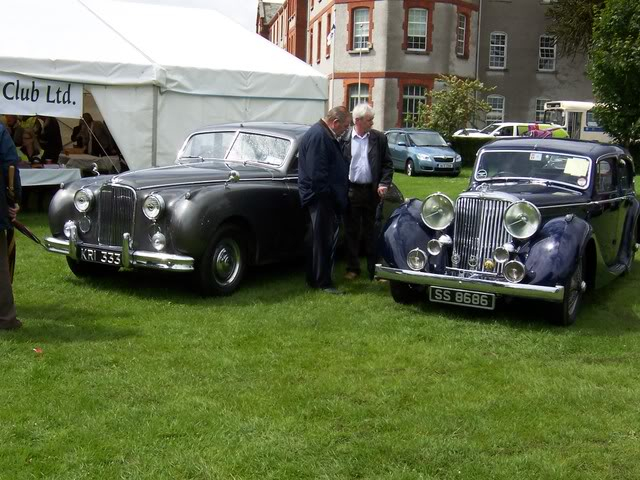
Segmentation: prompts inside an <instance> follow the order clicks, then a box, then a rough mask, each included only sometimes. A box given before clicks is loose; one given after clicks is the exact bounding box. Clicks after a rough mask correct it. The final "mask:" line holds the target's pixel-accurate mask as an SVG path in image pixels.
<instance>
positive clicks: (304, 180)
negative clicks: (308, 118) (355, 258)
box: [298, 107, 351, 294]
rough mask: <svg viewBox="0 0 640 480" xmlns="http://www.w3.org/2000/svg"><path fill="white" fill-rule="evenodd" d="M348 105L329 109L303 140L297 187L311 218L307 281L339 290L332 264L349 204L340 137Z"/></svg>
mask: <svg viewBox="0 0 640 480" xmlns="http://www.w3.org/2000/svg"><path fill="white" fill-rule="evenodd" d="M350 121H351V116H350V115H349V111H348V110H347V109H346V108H345V107H335V108H332V109H331V110H329V112H328V113H327V115H326V117H325V118H323V119H321V120H320V121H319V122H318V123H316V124H315V125H313V126H311V128H310V129H309V130H308V131H307V133H305V135H304V137H302V140H301V141H300V147H299V166H298V191H299V193H300V201H301V202H302V206H303V207H306V208H307V210H308V212H309V216H310V218H311V235H310V238H309V243H310V246H309V249H310V252H309V258H308V262H307V283H308V284H309V286H310V287H312V288H320V289H322V290H324V291H325V292H328V293H333V294H340V293H342V292H340V291H339V290H336V288H335V286H334V284H333V277H332V274H333V265H334V262H335V250H336V243H337V240H338V229H339V225H340V215H341V214H342V212H344V210H345V209H346V207H347V189H348V180H347V164H346V163H345V160H344V158H343V157H342V152H341V151H340V144H339V143H338V138H339V137H340V136H341V135H342V134H343V133H344V132H345V131H346V130H347V128H349V123H350Z"/></svg>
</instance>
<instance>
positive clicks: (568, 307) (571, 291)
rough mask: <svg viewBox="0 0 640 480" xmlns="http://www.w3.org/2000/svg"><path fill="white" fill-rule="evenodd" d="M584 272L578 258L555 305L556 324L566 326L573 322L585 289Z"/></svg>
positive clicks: (582, 264) (581, 262) (581, 261)
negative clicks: (560, 298)
mask: <svg viewBox="0 0 640 480" xmlns="http://www.w3.org/2000/svg"><path fill="white" fill-rule="evenodd" d="M585 273H586V272H585V267H584V261H583V259H582V258H580V260H579V261H578V265H577V266H576V269H575V270H574V271H573V274H572V275H571V276H570V277H569V278H568V279H567V281H566V282H565V283H564V299H563V300H562V303H561V304H560V305H558V306H557V312H556V318H555V320H556V323H557V324H558V325H562V326H565V327H566V326H569V325H573V324H574V323H575V321H576V318H577V316H578V310H579V308H580V305H581V304H582V297H583V295H584V291H585V289H586V288H585V287H586V283H585V280H584V279H585Z"/></svg>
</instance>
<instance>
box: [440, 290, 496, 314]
mask: <svg viewBox="0 0 640 480" xmlns="http://www.w3.org/2000/svg"><path fill="white" fill-rule="evenodd" d="M429 300H430V301H432V302H437V303H449V304H451V305H463V306H465V307H472V308H483V309H485V310H493V309H495V308H496V296H495V294H493V293H482V292H470V291H468V290H457V289H455V288H443V287H429Z"/></svg>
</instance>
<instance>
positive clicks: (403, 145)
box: [398, 142, 407, 147]
mask: <svg viewBox="0 0 640 480" xmlns="http://www.w3.org/2000/svg"><path fill="white" fill-rule="evenodd" d="M398 146H399V147H406V146H407V142H398Z"/></svg>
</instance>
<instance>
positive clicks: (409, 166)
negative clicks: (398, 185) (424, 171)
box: [404, 160, 416, 177]
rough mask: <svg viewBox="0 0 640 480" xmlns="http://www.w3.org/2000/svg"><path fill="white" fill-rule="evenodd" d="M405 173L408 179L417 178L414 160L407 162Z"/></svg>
mask: <svg viewBox="0 0 640 480" xmlns="http://www.w3.org/2000/svg"><path fill="white" fill-rule="evenodd" d="M404 171H405V173H406V174H407V176H408V177H413V176H415V174H416V172H415V171H414V169H413V161H412V160H407V163H406V165H405V167H404Z"/></svg>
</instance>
